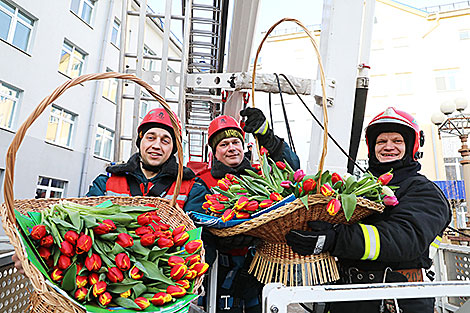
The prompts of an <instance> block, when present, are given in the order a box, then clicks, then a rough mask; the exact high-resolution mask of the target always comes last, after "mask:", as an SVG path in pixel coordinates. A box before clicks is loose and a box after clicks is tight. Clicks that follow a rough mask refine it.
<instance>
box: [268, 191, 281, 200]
mask: <svg viewBox="0 0 470 313" xmlns="http://www.w3.org/2000/svg"><path fill="white" fill-rule="evenodd" d="M269 199H271V200H273V201H281V200H282V196H281V195H280V194H279V193H278V192H272V193H271V194H270V195H269Z"/></svg>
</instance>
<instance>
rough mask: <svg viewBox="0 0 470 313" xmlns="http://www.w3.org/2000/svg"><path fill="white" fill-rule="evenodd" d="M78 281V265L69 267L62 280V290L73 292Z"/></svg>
mask: <svg viewBox="0 0 470 313" xmlns="http://www.w3.org/2000/svg"><path fill="white" fill-rule="evenodd" d="M76 279H77V264H73V265H71V266H69V268H68V269H67V271H66V272H65V274H64V278H63V279H62V289H64V290H65V291H72V290H74V289H75V285H76V283H75V281H76Z"/></svg>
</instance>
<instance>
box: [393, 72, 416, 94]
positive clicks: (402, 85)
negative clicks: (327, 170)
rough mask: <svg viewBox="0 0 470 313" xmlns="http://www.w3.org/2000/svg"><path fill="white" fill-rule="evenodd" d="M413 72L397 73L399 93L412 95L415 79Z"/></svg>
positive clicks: (397, 89) (396, 79) (396, 80)
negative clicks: (413, 78)
mask: <svg viewBox="0 0 470 313" xmlns="http://www.w3.org/2000/svg"><path fill="white" fill-rule="evenodd" d="M411 77H412V76H411V73H396V74H395V82H396V84H395V85H396V91H397V94H398V95H410V94H412V93H413V81H412V79H411Z"/></svg>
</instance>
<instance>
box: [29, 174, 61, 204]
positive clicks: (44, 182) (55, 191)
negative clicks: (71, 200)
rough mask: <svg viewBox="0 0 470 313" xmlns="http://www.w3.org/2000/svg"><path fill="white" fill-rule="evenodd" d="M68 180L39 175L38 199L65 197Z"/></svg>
mask: <svg viewBox="0 0 470 313" xmlns="http://www.w3.org/2000/svg"><path fill="white" fill-rule="evenodd" d="M66 185H67V182H65V181H63V180H59V179H54V178H47V177H42V176H39V177H38V184H37V186H36V199H38V198H65V195H64V194H65V187H66Z"/></svg>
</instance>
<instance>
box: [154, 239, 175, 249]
mask: <svg viewBox="0 0 470 313" xmlns="http://www.w3.org/2000/svg"><path fill="white" fill-rule="evenodd" d="M157 246H158V247H159V248H171V247H173V240H171V239H168V238H165V237H160V238H158V240H157Z"/></svg>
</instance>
